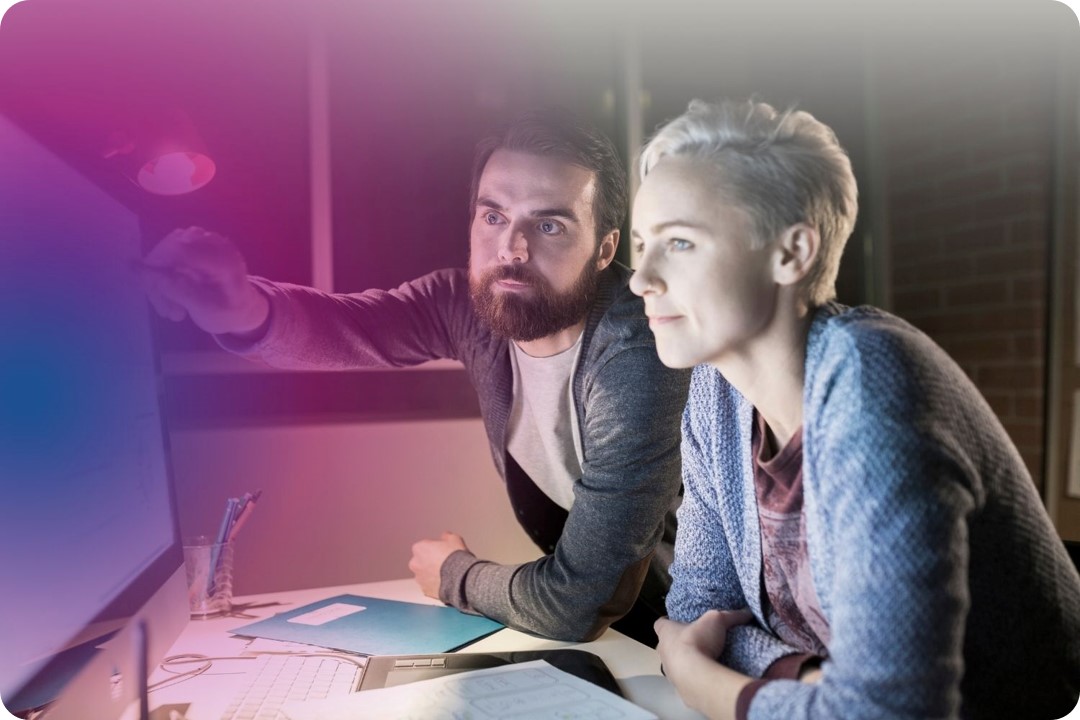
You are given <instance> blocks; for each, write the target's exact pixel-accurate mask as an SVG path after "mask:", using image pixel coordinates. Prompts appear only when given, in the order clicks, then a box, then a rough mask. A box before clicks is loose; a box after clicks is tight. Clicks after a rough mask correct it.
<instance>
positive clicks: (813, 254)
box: [772, 223, 821, 285]
mask: <svg viewBox="0 0 1080 720" xmlns="http://www.w3.org/2000/svg"><path fill="white" fill-rule="evenodd" d="M820 249H821V236H820V235H818V231H817V230H815V229H814V228H812V227H810V226H809V225H807V224H806V223H796V224H795V225H792V226H791V227H789V228H788V229H787V230H784V232H782V233H781V234H780V238H779V241H778V242H777V243H776V252H775V253H774V254H773V268H772V270H773V280H775V281H776V283H777V284H778V285H797V284H798V283H800V282H801V281H802V280H803V279H804V278H805V277H806V276H807V275H808V274H809V273H810V270H811V269H812V268H813V267H814V263H815V262H817V257H818V251H819V250H820Z"/></svg>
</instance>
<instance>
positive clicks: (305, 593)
mask: <svg viewBox="0 0 1080 720" xmlns="http://www.w3.org/2000/svg"><path fill="white" fill-rule="evenodd" d="M343 593H352V594H354V595H367V596H369V597H378V598H386V599H389V600H405V601H409V602H423V603H429V604H438V601H435V600H432V599H431V598H427V597H424V595H423V594H422V593H421V592H420V589H419V588H418V587H417V585H416V583H415V582H414V581H413V580H411V579H409V580H393V581H389V582H378V583H364V584H359V585H343V586H340V587H329V588H317V589H313V590H296V591H290V592H280V593H268V594H266V595H253V596H247V597H239V598H236V599H234V604H240V605H243V604H248V603H251V604H259V603H264V602H276V603H281V604H278V605H273V606H270V607H265V608H257V609H252V610H249V611H247V612H248V613H249V614H251V615H255V616H257V617H258V618H264V617H269V616H271V615H274V614H275V613H279V612H285V611H287V610H289V609H292V608H295V607H299V606H300V605H304V604H307V603H311V602H316V601H318V600H322V599H324V598H327V597H332V596H334V595H341V594H343ZM250 622H253V620H251V619H248V618H237V617H226V618H218V619H213V620H192V621H191V622H189V623H188V626H187V628H185V630H184V632H183V633H182V634H181V635H180V637H179V638H178V639H177V641H176V643H175V644H174V645H173V647H172V649H171V650H170V651H169V655H177V654H181V653H197V654H200V655H207V656H211V657H221V656H233V655H239V654H240V653H241V652H242V651H243V650H244V648H245V646H246V645H247V644H248V640H247V639H242V638H237V637H235V636H233V635H230V634H229V631H230V630H232V629H233V628H236V627H240V626H241V625H246V624H248V623H250ZM566 647H573V648H577V649H581V650H587V651H588V652H591V653H593V654H595V655H598V656H600V657H601V658H603V660H604V662H605V663H606V664H607V666H608V668H610V669H611V672H612V674H613V675H614V676H615V678H616V679H617V680H618V682H619V686H620V687H621V688H622V691H623V694H624V695H625V696H626V697H627V698H628V699H629V700H630V701H632V702H634V703H636V704H638V705H640V706H641V707H643V708H646V709H648V710H650V711H651V712H653V713H655V714H656V715H657V716H658V717H660V718H662V719H663V720H684V719H686V720H699V719H700V718H701V717H702V716H701V715H699V714H698V713H696V712H694V711H693V710H690V709H689V708H687V707H686V705H684V704H683V702H682V701H681V700H680V699H679V697H678V695H677V694H676V693H675V688H674V687H673V686H672V685H671V683H670V682H668V680H667V679H666V678H665V677H663V676H662V675H661V674H660V659H659V656H658V655H657V654H656V651H655V650H653V649H652V648H649V647H646V646H645V645H642V644H641V643H639V642H637V641H636V640H632V639H630V638H628V637H626V636H625V635H623V634H621V633H619V632H616V631H615V630H610V629H609V630H608V631H607V632H605V633H604V634H603V635H602V636H601V637H600V639H598V640H595V641H593V642H590V643H580V644H578V643H567V642H558V641H555V640H546V639H543V638H539V637H535V636H532V635H526V634H525V633H520V632H517V631H516V630H500V631H499V632H497V633H495V634H494V635H490V636H488V637H486V638H484V639H483V640H480V641H478V642H475V643H473V644H471V645H469V646H467V647H466V648H464V650H463V652H505V651H511V650H541V649H548V648H566ZM250 663H251V660H227V661H217V662H215V663H214V666H213V667H212V668H211V669H210V670H208V671H207V672H206V673H204V674H202V675H199V676H197V677H195V678H191V679H187V680H185V681H183V682H180V683H178V684H175V685H171V686H169V687H163V688H161V689H159V690H155V691H154V692H152V693H151V694H150V708H151V709H154V708H156V707H158V706H160V705H163V704H167V703H178V704H187V703H191V707H190V709H189V710H188V713H187V716H186V720H220V717H221V713H222V711H223V710H224V708H225V707H226V705H228V702H229V700H230V699H231V698H232V696H233V694H234V693H235V692H236V691H237V690H238V689H239V688H242V687H243V686H244V679H243V673H244V672H245V670H246V669H247V668H249V667H250V666H251V665H250ZM183 667H184V668H185V669H186V668H191V667H193V666H191V665H187V666H183ZM170 677H172V676H171V675H170V674H169V673H167V672H165V671H163V670H162V669H161V668H158V669H156V670H155V671H154V673H152V674H151V676H150V682H151V684H154V683H156V682H158V681H160V680H166V679H168V678H170Z"/></svg>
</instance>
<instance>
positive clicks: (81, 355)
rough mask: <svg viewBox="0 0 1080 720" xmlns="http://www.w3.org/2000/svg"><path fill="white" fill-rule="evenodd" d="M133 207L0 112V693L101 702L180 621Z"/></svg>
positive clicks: (143, 665)
mask: <svg viewBox="0 0 1080 720" xmlns="http://www.w3.org/2000/svg"><path fill="white" fill-rule="evenodd" d="M140 254H141V247H140V224H139V218H138V215H137V214H136V213H134V212H133V211H132V210H131V209H129V208H128V207H126V206H125V205H123V204H121V203H120V202H118V201H117V200H115V199H114V198H113V197H111V196H110V195H108V194H107V193H105V192H104V191H103V190H102V189H101V188H99V187H98V186H97V185H95V184H94V183H93V182H91V181H89V180H88V179H87V178H86V177H84V176H83V175H81V174H80V173H78V172H76V171H75V170H74V169H72V167H70V166H69V165H68V164H66V163H64V162H63V161H62V160H61V159H60V158H58V157H57V156H55V155H54V154H52V153H51V152H50V151H49V150H48V149H46V148H45V147H44V146H43V145H41V144H40V143H38V142H37V141H36V140H34V139H33V138H32V137H31V136H30V135H29V134H28V133H26V132H25V131H24V130H23V129H22V128H20V127H19V126H17V125H16V124H15V123H14V122H12V121H11V120H10V119H9V118H7V117H5V116H4V115H3V114H0V578H2V579H0V700H2V702H3V705H4V706H5V707H6V708H7V709H8V710H9V711H12V712H21V711H26V710H28V709H31V708H36V707H39V706H41V705H43V704H46V703H49V706H48V709H47V711H46V713H45V717H46V718H67V717H71V718H79V719H80V720H85V719H86V718H93V719H94V720H110V719H112V718H117V717H119V716H120V715H122V714H123V713H124V712H125V710H126V709H127V708H128V707H129V706H130V705H131V704H132V702H133V701H135V700H137V699H138V698H139V697H140V693H141V687H142V686H143V685H144V683H145V675H146V673H147V671H148V667H149V666H150V664H152V663H156V662H158V661H159V660H160V658H161V657H162V656H163V655H164V653H165V652H166V651H167V650H168V648H169V647H170V646H171V645H172V643H173V642H174V641H175V639H176V637H177V636H178V635H179V633H180V631H181V630H182V629H183V627H184V624H185V623H186V622H187V619H188V613H187V596H186V583H185V578H184V572H183V553H182V549H181V544H180V539H179V531H178V523H177V517H176V503H175V497H174V491H173V487H172V484H171V479H170V469H169V456H168V444H167V436H166V434H165V432H164V426H163V422H162V413H161V409H160V408H161V404H160V387H161V384H160V373H159V370H158V368H159V363H158V362H157V357H156V354H155V351H154V343H153V342H152V325H151V322H150V321H151V318H150V313H149V311H148V307H147V303H146V300H145V298H143V297H142V296H141V292H140V290H139V287H138V283H137V282H136V279H135V277H134V276H133V274H132V271H131V267H132V262H133V261H134V260H136V259H137V258H139V256H140Z"/></svg>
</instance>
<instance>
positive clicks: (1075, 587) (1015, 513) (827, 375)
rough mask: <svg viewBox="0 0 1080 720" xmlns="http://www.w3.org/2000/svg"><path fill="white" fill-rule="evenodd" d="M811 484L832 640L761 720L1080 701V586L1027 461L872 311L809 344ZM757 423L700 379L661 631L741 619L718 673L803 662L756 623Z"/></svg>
mask: <svg viewBox="0 0 1080 720" xmlns="http://www.w3.org/2000/svg"><path fill="white" fill-rule="evenodd" d="M805 370H806V375H805V390H804V397H803V409H804V417H803V443H804V445H803V448H804V449H803V486H804V498H805V499H804V508H803V512H804V513H805V515H806V532H807V544H808V551H809V555H810V566H811V571H812V577H813V581H814V585H815V589H816V591H817V595H818V598H819V600H820V602H821V607H822V610H823V612H824V614H825V617H826V618H827V619H828V621H829V625H830V631H831V635H832V637H831V640H830V642H829V645H828V654H829V656H828V659H827V660H826V662H825V663H824V665H823V678H822V681H821V682H820V683H818V684H815V685H810V684H805V683H800V682H796V681H790V680H778V681H773V682H770V683H768V684H766V685H765V686H764V687H763V688H761V689H760V690H759V691H758V693H757V694H756V695H755V697H754V699H753V701H752V703H751V705H750V712H749V716H750V718H751V720H759V719H764V718H778V719H779V718H782V719H783V720H798V719H800V718H833V719H842V718H882V719H888V718H897V719H900V718H903V719H908V718H910V719H912V720H914V719H916V718H918V719H919V720H928V719H930V718H955V717H965V718H986V717H1001V718H1014V719H1015V718H1059V717H1061V716H1063V715H1065V714H1066V713H1068V712H1069V710H1071V709H1072V708H1073V707H1074V706H1075V705H1076V702H1077V697H1078V695H1080V577H1078V576H1077V573H1076V570H1075V568H1074V567H1073V566H1072V564H1071V563H1070V561H1069V559H1068V556H1067V554H1066V552H1065V550H1064V547H1063V545H1062V543H1061V542H1060V540H1059V539H1058V537H1057V535H1056V533H1055V531H1054V528H1053V526H1052V525H1051V523H1050V521H1049V519H1048V517H1047V515H1046V512H1045V511H1044V509H1043V507H1042V504H1041V502H1040V499H1039V497H1038V495H1037V493H1036V490H1035V486H1034V484H1033V482H1032V480H1031V477H1030V475H1029V474H1028V472H1027V470H1026V468H1025V466H1024V463H1023V461H1022V460H1021V458H1020V455H1019V454H1018V452H1017V450H1016V448H1015V447H1014V446H1013V444H1012V442H1011V441H1010V440H1009V437H1008V435H1007V434H1006V432H1005V430H1004V429H1003V428H1002V426H1001V424H1000V423H999V422H998V420H997V418H996V417H995V416H994V414H993V412H992V411H991V410H990V408H989V406H988V405H987V404H986V402H985V401H984V400H983V398H982V397H981V396H980V394H979V393H978V391H977V390H976V389H975V387H974V385H973V384H972V383H971V381H970V380H969V379H968V378H967V377H966V376H965V375H964V373H963V372H962V371H961V370H960V369H959V367H957V365H956V364H955V363H954V362H953V361H952V360H951V359H950V358H949V357H948V356H947V355H946V354H945V352H944V351H942V350H941V349H940V348H939V347H938V346H936V345H935V344H934V343H933V342H932V341H931V340H930V339H929V338H927V337H926V336H925V335H923V334H922V333H921V332H919V331H918V330H916V329H915V328H913V327H911V326H910V325H908V324H907V323H905V322H903V321H902V320H900V319H898V318H896V317H893V316H891V315H888V314H886V313H884V312H881V311H878V310H875V309H872V308H857V309H848V308H844V307H842V306H839V305H835V304H830V305H827V306H825V307H822V308H820V309H818V310H817V312H816V315H815V317H814V319H813V322H812V326H811V330H810V333H809V337H808V345H807V355H806V365H805ZM752 412H753V408H752V407H751V405H750V404H749V403H748V402H747V401H746V400H745V399H744V398H743V397H742V396H741V395H740V394H739V393H738V392H737V391H736V390H734V389H733V388H732V387H731V386H730V385H729V384H728V383H727V382H726V381H725V380H724V378H723V377H722V376H721V375H720V373H719V372H717V371H716V370H715V369H714V368H712V367H709V366H701V367H699V368H697V369H696V370H695V371H694V375H693V379H692V382H691V389H690V396H689V402H688V404H687V408H686V412H685V414H684V418H683V448H682V458H683V482H684V485H685V492H686V494H685V497H684V500H683V504H682V507H681V509H680V511H679V534H678V537H677V540H676V548H675V562H674V564H673V565H672V567H671V575H672V580H673V585H672V588H671V592H670V594H669V595H668V599H667V606H668V612H669V614H670V616H671V617H672V618H673V619H675V620H678V621H681V622H689V621H691V620H694V619H695V618H697V617H699V616H700V615H701V614H702V613H703V612H705V611H706V610H708V609H710V608H720V609H735V608H740V607H749V608H750V610H751V611H752V612H753V615H754V617H755V620H756V621H755V623H753V624H751V625H746V626H741V627H739V628H736V629H734V630H733V631H732V632H730V633H729V635H728V642H727V646H726V648H725V650H724V653H723V655H722V656H721V658H720V660H721V661H722V662H723V663H724V664H726V665H728V666H730V667H732V668H734V669H736V670H739V671H741V672H744V673H747V674H749V675H751V676H755V677H759V676H760V675H761V674H762V672H763V671H764V670H765V668H767V667H768V666H769V664H770V663H771V662H773V661H774V660H776V659H777V658H779V657H781V656H783V655H786V654H790V653H792V652H794V650H793V649H792V648H790V647H788V646H786V645H785V644H784V643H783V642H781V641H780V640H779V639H777V638H776V636H775V635H773V634H772V633H771V632H770V631H769V629H768V626H767V624H766V621H765V615H764V613H763V611H762V600H761V598H762V587H761V564H762V560H761V539H760V531H759V527H760V526H759V522H758V509H757V503H756V499H755V495H754V480H753V469H752V463H751V457H750V431H751V416H752Z"/></svg>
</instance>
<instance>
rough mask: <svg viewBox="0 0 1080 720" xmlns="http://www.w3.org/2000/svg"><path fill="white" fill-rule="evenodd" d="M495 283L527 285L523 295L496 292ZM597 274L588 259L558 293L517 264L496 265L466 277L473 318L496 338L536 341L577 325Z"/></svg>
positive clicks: (586, 308)
mask: <svg viewBox="0 0 1080 720" xmlns="http://www.w3.org/2000/svg"><path fill="white" fill-rule="evenodd" d="M498 280H514V281H517V282H523V283H528V285H529V288H530V290H529V291H525V292H521V293H518V292H514V291H512V290H511V291H496V290H495V289H494V287H493V286H494V284H495V282H496V281H498ZM599 284H600V271H599V270H598V269H597V267H596V262H595V259H593V258H590V259H589V261H588V262H587V263H585V267H584V268H583V269H582V271H581V274H580V275H578V278H577V280H575V281H574V284H573V285H572V286H571V287H570V289H568V290H567V291H566V292H562V293H558V292H556V291H555V290H553V289H552V287H551V285H550V284H549V283H548V281H547V280H545V279H544V278H542V277H540V276H538V275H537V274H535V273H533V272H532V271H530V270H527V269H526V268H525V267H524V266H522V265H518V264H511V265H498V266H496V267H493V268H491V269H490V270H488V271H487V272H485V273H484V274H483V275H481V276H480V277H479V278H475V277H473V276H472V274H471V273H470V276H469V294H470V295H471V296H472V301H473V307H475V308H476V314H477V315H478V316H479V317H480V319H481V320H482V321H483V322H484V323H485V324H486V325H487V326H488V327H489V328H491V331H492V332H494V333H495V334H496V335H500V336H502V337H505V338H509V339H510V340H516V341H517V342H529V341H530V340H539V339H540V338H542V337H547V336H548V335H554V334H555V333H557V332H559V331H560V330H565V329H566V328H568V327H570V326H571V325H574V324H576V323H578V322H580V321H581V320H582V319H583V318H584V317H585V314H586V313H587V312H588V311H589V307H590V306H591V305H592V304H593V302H594V301H595V300H596V288H597V286H598V285H599Z"/></svg>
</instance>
